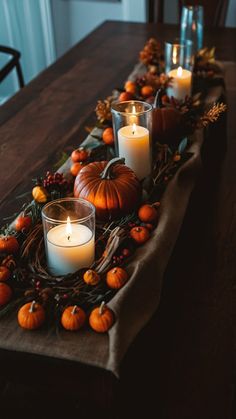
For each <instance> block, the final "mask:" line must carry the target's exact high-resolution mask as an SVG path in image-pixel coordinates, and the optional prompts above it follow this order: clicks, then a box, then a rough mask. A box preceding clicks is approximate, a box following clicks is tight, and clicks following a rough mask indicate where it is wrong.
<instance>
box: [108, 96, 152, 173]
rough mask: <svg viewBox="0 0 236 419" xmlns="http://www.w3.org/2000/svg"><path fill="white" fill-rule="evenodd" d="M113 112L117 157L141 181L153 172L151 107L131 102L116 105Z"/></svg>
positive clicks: (138, 102) (139, 102) (145, 103)
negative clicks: (123, 161)
mask: <svg viewBox="0 0 236 419" xmlns="http://www.w3.org/2000/svg"><path fill="white" fill-rule="evenodd" d="M111 110H112V121H113V130H114V136H115V150H116V155H117V156H118V157H121V158H124V159H125V164H126V166H128V167H129V168H130V169H132V170H133V171H134V173H135V174H136V176H137V178H138V179H139V180H142V179H144V178H145V177H147V176H149V175H150V173H151V168H152V159H151V132H152V129H151V128H152V127H151V124H152V112H151V111H152V105H150V104H149V103H147V102H141V101H137V100H131V101H125V102H117V103H114V104H113V105H112V109H111Z"/></svg>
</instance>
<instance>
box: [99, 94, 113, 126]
mask: <svg viewBox="0 0 236 419" xmlns="http://www.w3.org/2000/svg"><path fill="white" fill-rule="evenodd" d="M112 101H113V96H108V97H107V98H106V99H105V100H98V102H97V106H96V108H95V112H96V115H97V118H98V120H99V121H100V122H101V123H103V122H104V121H111V119H112V116H111V103H112Z"/></svg>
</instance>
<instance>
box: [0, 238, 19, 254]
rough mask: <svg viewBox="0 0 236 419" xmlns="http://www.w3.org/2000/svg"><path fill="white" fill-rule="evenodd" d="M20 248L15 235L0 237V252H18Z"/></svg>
mask: <svg viewBox="0 0 236 419" xmlns="http://www.w3.org/2000/svg"><path fill="white" fill-rule="evenodd" d="M18 250H19V243H18V241H17V238H16V237H14V236H3V237H0V253H16V252H18Z"/></svg>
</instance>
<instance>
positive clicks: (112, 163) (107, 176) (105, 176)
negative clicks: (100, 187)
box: [100, 157, 125, 179]
mask: <svg viewBox="0 0 236 419" xmlns="http://www.w3.org/2000/svg"><path fill="white" fill-rule="evenodd" d="M124 163H125V159H123V158H120V157H115V158H114V159H112V160H110V161H109V162H108V164H107V165H106V167H105V169H104V170H103V172H102V173H101V175H100V176H101V178H102V179H113V176H112V169H113V166H115V165H116V164H124Z"/></svg>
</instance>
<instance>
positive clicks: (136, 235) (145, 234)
mask: <svg viewBox="0 0 236 419" xmlns="http://www.w3.org/2000/svg"><path fill="white" fill-rule="evenodd" d="M130 236H131V237H132V239H133V240H134V241H135V242H136V243H137V244H143V243H145V242H146V241H147V240H149V238H150V232H149V230H148V229H147V228H146V227H141V226H139V227H133V228H132V229H131V230H130Z"/></svg>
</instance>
